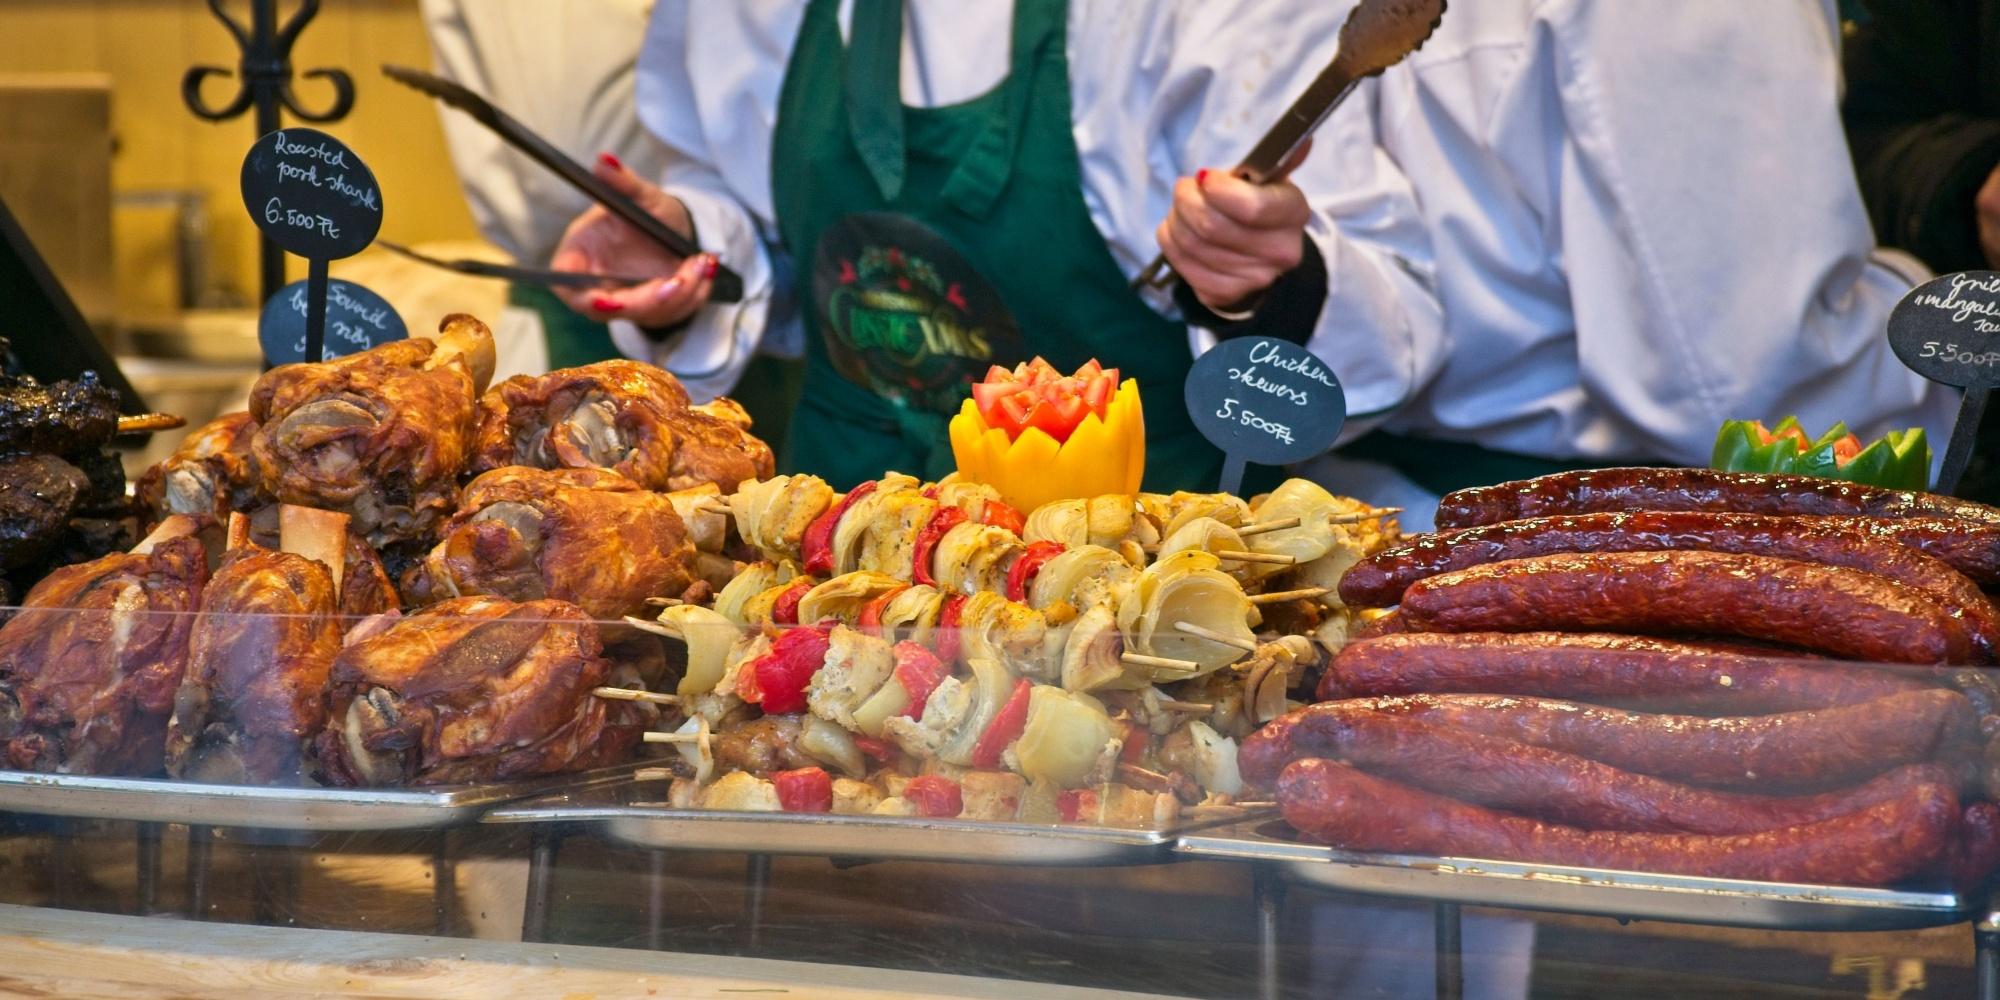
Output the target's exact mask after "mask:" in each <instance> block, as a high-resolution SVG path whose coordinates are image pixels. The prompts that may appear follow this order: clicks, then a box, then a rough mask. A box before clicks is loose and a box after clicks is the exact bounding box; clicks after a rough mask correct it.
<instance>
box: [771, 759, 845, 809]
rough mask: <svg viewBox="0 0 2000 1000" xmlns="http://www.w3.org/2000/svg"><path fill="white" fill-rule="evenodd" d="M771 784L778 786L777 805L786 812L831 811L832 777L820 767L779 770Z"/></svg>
mask: <svg viewBox="0 0 2000 1000" xmlns="http://www.w3.org/2000/svg"><path fill="white" fill-rule="evenodd" d="M771 784H773V785H776V786H778V807H779V808H781V809H783V810H784V811H786V812H788V813H823V812H832V811H833V777H832V776H831V775H829V774H827V773H826V771H824V770H822V769H820V768H817V767H802V768H799V769H798V770H796V771H779V772H778V773H776V774H774V775H771Z"/></svg>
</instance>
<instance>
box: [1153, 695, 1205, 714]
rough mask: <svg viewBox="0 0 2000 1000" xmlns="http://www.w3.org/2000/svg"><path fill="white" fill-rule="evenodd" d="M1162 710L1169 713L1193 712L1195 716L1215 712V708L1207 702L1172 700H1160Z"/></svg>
mask: <svg viewBox="0 0 2000 1000" xmlns="http://www.w3.org/2000/svg"><path fill="white" fill-rule="evenodd" d="M1160 708H1161V709H1162V710H1164V711H1168V712H1192V713H1194V714H1195V715H1207V714H1208V713H1210V712H1213V711H1215V706H1214V705H1211V704H1209V703H1208V702H1205V701H1175V700H1173V699H1171V698H1162V699H1160Z"/></svg>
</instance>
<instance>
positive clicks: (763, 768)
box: [711, 715, 821, 775]
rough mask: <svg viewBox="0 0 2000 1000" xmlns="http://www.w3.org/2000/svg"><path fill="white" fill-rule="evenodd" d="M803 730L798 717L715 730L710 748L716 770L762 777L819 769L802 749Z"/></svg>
mask: <svg viewBox="0 0 2000 1000" xmlns="http://www.w3.org/2000/svg"><path fill="white" fill-rule="evenodd" d="M802 728H803V727H802V724H801V720H800V717H799V716H797V715H760V716H758V717H756V718H754V719H749V720H746V721H743V722H733V723H728V724H725V725H724V726H723V727H722V728H721V729H718V730H716V732H715V736H714V737H713V741H714V742H713V743H712V744H711V750H712V752H713V753H714V754H715V764H716V767H718V768H720V769H721V771H720V773H724V774H727V773H728V772H730V771H749V772H751V773H753V774H762V775H770V774H774V773H776V772H778V771H789V770H792V769H794V768H800V767H819V766H821V764H820V761H818V760H816V759H814V758H812V757H809V756H807V755H806V752H805V751H803V750H800V749H799V735H800V733H801V731H802Z"/></svg>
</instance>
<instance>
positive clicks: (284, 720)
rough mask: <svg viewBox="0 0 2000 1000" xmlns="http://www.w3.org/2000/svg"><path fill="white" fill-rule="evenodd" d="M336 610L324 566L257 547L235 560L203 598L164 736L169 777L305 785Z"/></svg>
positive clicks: (320, 720)
mask: <svg viewBox="0 0 2000 1000" xmlns="http://www.w3.org/2000/svg"><path fill="white" fill-rule="evenodd" d="M338 611H339V601H338V598H337V596H336V592H335V585H334V582H333V574H332V572H331V571H330V570H329V569H328V567H327V566H326V565H324V564H323V563H320V562H318V561H316V560H312V559H308V558H306V557H304V556H302V555H296V554H293V553H290V552H273V551H269V550H265V549H256V548H246V549H239V550H237V551H235V552H232V553H230V554H229V556H228V558H227V559H226V560H225V561H224V562H223V564H222V566H221V567H220V568H218V569H217V570H216V571H215V576H214V578H213V579H211V580H210V581H209V583H208V587H207V589H206V590H204V591H203V593H202V600H201V614H200V616H199V617H197V618H196V619H195V623H194V635H193V638H192V640H191V643H190V646H189V649H188V660H187V674H186V676H185V678H184V679H183V680H182V681H181V685H180V690H179V692H178V693H177V694H176V695H175V698H174V710H173V719H172V722H171V724H170V725H169V727H168V729H167V773H168V774H171V775H173V776H174V777H176V778H188V779H191V780H195V781H220V782H230V783H238V784H258V785H265V784H273V783H281V784H298V783H300V782H301V781H302V780H303V779H304V769H303V763H304V760H305V756H304V746H305V744H306V742H307V741H308V740H310V739H311V738H313V737H314V736H317V735H318V734H319V732H320V730H321V729H323V728H325V726H326V682H327V676H328V673H329V671H331V670H332V668H333V658H334V656H335V654H337V653H339V652H340V636H341V632H342V630H343V623H342V621H341V619H340V618H339V616H338Z"/></svg>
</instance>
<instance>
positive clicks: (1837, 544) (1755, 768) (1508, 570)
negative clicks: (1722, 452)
mask: <svg viewBox="0 0 2000 1000" xmlns="http://www.w3.org/2000/svg"><path fill="white" fill-rule="evenodd" d="M1437 523H1438V524H1439V525H1440V526H1441V528H1443V529H1445V530H1442V531H1440V532H1438V533H1436V534H1433V535H1428V536H1418V537H1415V538H1412V539H1410V540H1409V541H1408V543H1407V544H1405V545H1403V546H1400V547H1397V548H1392V549H1388V550H1385V551H1383V552H1381V553H1379V554H1377V555H1375V556H1373V557H1370V558H1368V559H1366V560H1363V561H1362V562H1361V563H1360V564H1359V565H1357V566H1355V567H1354V568H1353V569H1352V570H1350V571H1349V572H1348V573H1347V575H1346V576H1345V577H1344V578H1343V580H1342V581H1341V584H1340V595H1341V598H1342V599H1343V600H1344V601H1346V602H1347V603H1348V604H1349V605H1350V606H1356V607H1374V608H1387V607H1393V608H1394V609H1395V610H1394V611H1392V612H1390V613H1389V614H1388V615H1387V616H1386V617H1384V618H1382V619H1381V620H1380V621H1379V623H1378V625H1377V626H1376V627H1375V628H1374V629H1373V630H1372V631H1371V634H1370V635H1369V636H1368V637H1365V638H1361V639H1359V640H1357V641H1356V642H1354V643H1352V644H1350V645H1349V646H1348V647H1347V648H1345V649H1344V650H1342V651H1341V652H1340V653H1339V655H1337V656H1336V657H1334V659H1333V660H1332V662H1331V663H1330V664H1329V665H1328V667H1327V670H1326V673H1325V675H1324V677H1323V678H1322V680H1321V683H1320V686H1319V692H1318V693H1319V697H1320V698H1321V699H1322V701H1321V703H1320V704H1316V705H1312V706H1308V707H1306V708H1303V709H1300V710H1298V711H1296V712H1293V713H1291V714H1290V715H1287V716H1285V717H1283V718H1281V719H1279V720H1277V721H1276V722H1274V723H1272V724H1271V725H1270V726H1267V727H1266V728H1265V729H1263V730H1261V731H1260V732H1258V733H1257V734H1255V735H1253V736H1252V737H1250V739H1249V740H1248V741H1247V742H1246V743H1245V744H1244V746H1243V748H1242V751H1241V759H1240V767H1241V770H1242V773H1243V777H1244V780H1245V781H1246V782H1247V783H1249V784H1251V785H1255V786H1261V787H1265V788H1273V789H1275V791H1276V793H1277V797H1278V801H1279V804H1280V807H1281V809H1282V810H1283V812H1284V814H1285V818H1286V819H1287V820H1288V821H1289V822H1290V823H1291V824H1292V825H1293V826H1294V827H1296V828H1297V829H1299V830H1300V831H1301V832H1302V833H1304V834H1305V835H1307V836H1309V837H1311V838H1313V839H1316V840H1321V841H1324V842H1327V843H1331V844H1334V845H1336V846H1340V847H1344V848H1349V849H1353V850H1365V851H1385V852H1393V853H1404V854H1421V855H1456V856H1472V857H1484V858H1491V859H1499V860H1514V861H1530V862H1542V863H1549V864H1563V865H1578V866H1585V867H1597V868H1615V869H1627V870H1639V871H1651V872H1662V873H1674V874H1690V875H1704V876H1713V877H1724V878H1744V879H1756V880H1764V881H1782V882H1808V883H1833V884H1852V885H1892V884H1898V883H1906V882H1911V881H1920V880H1924V879H1935V878H1938V877H1946V878H1950V879H1952V880H1953V881H1954V882H1956V883H1959V884H1970V883H1975V882H1978V881H1979V880H1981V879H1983V878H1984V877H1985V876H1986V875H1987V874H1988V873H1990V872H1991V871H1992V870H1993V869H1994V868H1995V866H1996V864H2000V807H1996V806H1995V805H1993V804H1992V802H1991V801H1990V800H1991V799H1992V798H1994V794H1993V793H1994V791H1996V790H2000V766H1996V763H2000V755H1991V752H1990V751H1989V749H1988V744H1989V742H1990V740H1989V737H1991V736H1992V735H1994V734H1995V733H2000V717H1996V716H1995V705H1996V702H2000V699H1996V697H1995V693H1996V691H2000V687H1996V685H1995V684H1994V679H1993V677H1992V676H1991V675H1990V674H1991V672H1990V671H1989V670H1987V669H1984V665H1986V664H1991V663H1994V662H1995V657H1996V654H2000V614H1996V611H1995V608H1994V605H1993V603H1992V602H1991V601H1990V600H1989V599H1988V598H1987V597H1986V595H1985V593H1984V592H1983V591H1982V589H1981V588H1982V586H1996V585H2000V509H1995V508H1992V507H1986V506H1982V505H1979V504H1973V503H1969V502H1966V501H1961V500H1955V499H1952V498H1949V497H1942V496H1934V495H1931V494H1925V493H1912V492H1903V491H1892V490H1883V489H1877V488H1872V487H1865V486H1857V485H1855V484H1850V483H1840V482H1835V481H1830V480H1820V479H1812V478H1806V477H1798V476H1782V475H1760V474H1744V473H1725V472H1713V471H1709V470H1696V469H1607V470H1598V471H1591V472H1575V473H1564V474H1559V475H1555V476H1547V477H1543V478H1541V479H1535V480H1529V481H1525V482H1516V483H1506V484H1502V485H1499V486H1493V487H1484V488H1480V489H1475V490H1464V491H1460V492H1458V493H1453V494H1451V495H1449V496H1446V497H1445V498H1444V500H1443V501H1442V502H1441V503H1440V505H1439V510H1438V517H1437ZM1898 664H1900V665H1907V666H1891V665H1898ZM1989 756H1991V759H1989Z"/></svg>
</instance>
